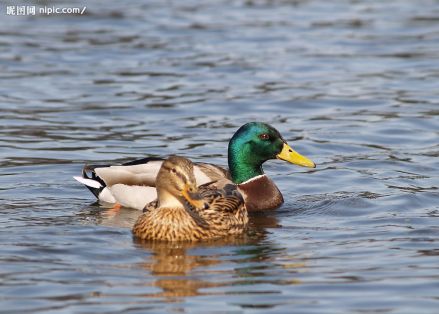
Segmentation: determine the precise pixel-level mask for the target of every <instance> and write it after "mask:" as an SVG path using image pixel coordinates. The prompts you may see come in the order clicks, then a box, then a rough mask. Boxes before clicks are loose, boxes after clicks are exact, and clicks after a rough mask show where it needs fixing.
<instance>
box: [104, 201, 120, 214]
mask: <svg viewBox="0 0 439 314" xmlns="http://www.w3.org/2000/svg"><path fill="white" fill-rule="evenodd" d="M121 207H122V205H120V204H119V203H115V204H114V206H113V207H111V208H109V209H107V211H106V212H107V215H108V216H109V217H114V216H116V215H117V214H118V213H119V212H120V209H121Z"/></svg>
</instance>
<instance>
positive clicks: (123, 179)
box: [75, 122, 315, 211]
mask: <svg viewBox="0 0 439 314" xmlns="http://www.w3.org/2000/svg"><path fill="white" fill-rule="evenodd" d="M276 158H277V159H282V160H285V161H288V162H290V163H292V164H296V165H299V166H304V167H311V168H314V167H315V164H314V162H312V161H311V160H309V159H308V158H306V157H304V156H302V155H300V154H299V153H297V152H295V151H294V150H293V149H292V148H291V147H290V146H289V145H288V144H287V142H286V141H285V140H284V139H283V138H282V136H281V135H280V133H279V132H278V131H277V130H276V129H275V128H273V127H272V126H270V125H268V124H266V123H262V122H249V123H247V124H244V125H243V126H241V127H240V128H239V129H238V131H236V133H235V134H234V135H233V137H232V138H231V140H230V142H229V149H228V163H229V171H227V170H226V169H224V168H222V167H219V166H216V165H212V164H207V163H196V164H195V166H194V174H195V179H196V181H197V184H198V185H203V184H205V183H208V182H212V181H217V180H221V179H230V180H231V181H233V183H234V184H236V185H237V186H238V190H239V191H240V192H241V194H242V196H243V197H244V200H245V204H246V207H247V210H249V211H254V210H268V209H275V208H277V207H279V206H280V205H282V203H283V197H282V194H281V192H280V191H279V189H278V188H277V186H276V184H274V182H273V181H272V180H271V179H270V178H268V177H267V176H266V175H265V174H264V171H263V170H262V164H263V163H264V162H265V161H267V160H269V159H276ZM162 163H163V159H158V158H144V159H140V160H135V161H132V162H129V163H125V164H122V165H116V166H111V165H110V166H109V165H104V166H102V165H90V166H85V167H84V169H83V172H82V177H75V179H76V180H78V181H79V182H81V183H83V184H85V185H86V186H87V188H89V189H90V191H91V192H92V193H93V194H94V195H95V196H96V197H97V198H98V199H99V200H101V201H103V202H107V203H119V204H121V205H122V206H125V207H132V208H137V209H143V207H144V206H145V204H147V203H149V202H151V201H152V200H154V199H155V198H156V197H157V192H156V189H155V185H156V177H157V173H158V171H159V169H160V166H161V165H162ZM87 172H91V176H88V175H87Z"/></svg>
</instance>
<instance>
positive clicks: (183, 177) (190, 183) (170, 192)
mask: <svg viewBox="0 0 439 314" xmlns="http://www.w3.org/2000/svg"><path fill="white" fill-rule="evenodd" d="M156 187H157V196H158V201H159V205H160V207H170V208H175V207H178V208H181V207H184V204H185V202H188V203H189V204H190V205H192V206H194V207H196V208H206V207H207V204H206V203H205V202H204V201H203V199H202V197H201V196H200V194H199V193H198V188H197V182H196V180H195V175H194V165H193V163H192V162H191V161H190V160H189V159H186V158H184V157H179V156H170V157H169V158H168V159H166V160H165V161H164V162H163V164H162V166H161V168H160V170H159V172H158V174H157V179H156Z"/></svg>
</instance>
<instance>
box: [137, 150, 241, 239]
mask: <svg viewBox="0 0 439 314" xmlns="http://www.w3.org/2000/svg"><path fill="white" fill-rule="evenodd" d="M155 182H156V188H157V201H155V202H152V203H150V204H148V205H147V206H146V207H145V210H144V213H143V214H142V215H141V216H140V217H139V218H138V220H137V222H136V223H135V224H134V227H133V234H134V236H135V237H137V238H140V239H144V240H166V241H200V240H208V239H216V238H220V237H224V236H227V235H234V234H240V233H242V232H243V231H244V229H245V227H246V225H247V223H248V217H247V210H246V208H245V205H244V199H243V198H242V196H241V195H240V193H239V192H238V189H237V187H236V185H234V184H228V185H226V186H225V188H224V189H221V190H220V189H217V188H215V187H211V186H210V185H209V184H207V185H202V186H200V187H197V181H196V179H195V175H194V165H193V164H192V162H191V161H190V160H189V159H186V158H184V157H179V156H171V157H169V158H168V159H166V160H165V161H164V162H163V164H162V166H161V167H160V170H159V172H158V175H157V178H156V181H155Z"/></svg>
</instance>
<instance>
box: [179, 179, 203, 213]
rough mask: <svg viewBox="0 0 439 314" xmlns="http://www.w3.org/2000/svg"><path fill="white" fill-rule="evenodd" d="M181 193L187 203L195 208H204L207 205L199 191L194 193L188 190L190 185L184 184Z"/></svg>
mask: <svg viewBox="0 0 439 314" xmlns="http://www.w3.org/2000/svg"><path fill="white" fill-rule="evenodd" d="M181 194H182V195H183V197H184V198H185V199H186V201H188V203H189V204H191V205H192V206H193V207H195V208H198V209H206V208H208V207H209V206H208V205H207V203H206V202H205V201H204V199H203V198H202V197H201V195H200V194H199V193H194V192H191V191H190V186H189V185H188V184H186V185H185V187H184V189H183V191H182V192H181Z"/></svg>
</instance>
